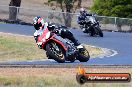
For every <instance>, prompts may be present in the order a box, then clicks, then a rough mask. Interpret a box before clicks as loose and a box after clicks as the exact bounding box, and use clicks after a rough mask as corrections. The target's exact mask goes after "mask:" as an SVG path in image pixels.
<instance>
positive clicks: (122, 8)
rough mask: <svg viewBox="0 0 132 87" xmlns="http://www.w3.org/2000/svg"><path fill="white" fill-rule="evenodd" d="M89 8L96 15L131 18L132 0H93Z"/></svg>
mask: <svg viewBox="0 0 132 87" xmlns="http://www.w3.org/2000/svg"><path fill="white" fill-rule="evenodd" d="M91 10H92V12H95V13H97V14H98V15H105V16H116V17H125V18H132V0H94V5H93V7H92V8H91Z"/></svg>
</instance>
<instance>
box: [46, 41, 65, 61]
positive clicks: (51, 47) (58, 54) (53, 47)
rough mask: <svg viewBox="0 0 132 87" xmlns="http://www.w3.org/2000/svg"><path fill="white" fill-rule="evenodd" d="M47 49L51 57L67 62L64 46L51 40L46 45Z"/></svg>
mask: <svg viewBox="0 0 132 87" xmlns="http://www.w3.org/2000/svg"><path fill="white" fill-rule="evenodd" d="M46 51H47V54H48V56H49V57H50V58H52V59H54V60H55V61H57V62H58V63H64V62H65V53H64V51H63V48H62V47H61V46H59V45H58V44H56V43H53V42H51V43H50V44H47V45H46Z"/></svg>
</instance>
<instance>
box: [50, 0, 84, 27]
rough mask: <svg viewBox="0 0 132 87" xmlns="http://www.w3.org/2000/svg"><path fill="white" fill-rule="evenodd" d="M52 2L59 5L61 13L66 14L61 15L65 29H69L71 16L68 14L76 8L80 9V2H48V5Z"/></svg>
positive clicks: (59, 0)
mask: <svg viewBox="0 0 132 87" xmlns="http://www.w3.org/2000/svg"><path fill="white" fill-rule="evenodd" d="M53 1H55V2H57V4H59V5H60V8H61V11H62V12H66V13H63V18H64V21H65V25H66V26H67V27H71V21H72V14H70V13H72V12H75V11H76V9H77V8H78V7H81V2H82V0H48V2H49V3H50V2H53ZM77 1H78V4H77V6H76V7H74V6H75V2H77Z"/></svg>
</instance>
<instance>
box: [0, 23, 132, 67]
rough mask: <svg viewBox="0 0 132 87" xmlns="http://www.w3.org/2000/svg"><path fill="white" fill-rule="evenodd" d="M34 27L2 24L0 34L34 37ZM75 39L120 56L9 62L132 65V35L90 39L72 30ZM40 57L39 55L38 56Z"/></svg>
mask: <svg viewBox="0 0 132 87" xmlns="http://www.w3.org/2000/svg"><path fill="white" fill-rule="evenodd" d="M34 31H35V30H34V28H33V26H25V25H16V24H0V32H5V33H13V34H21V35H28V36H33V33H34ZM71 31H72V32H73V34H74V35H75V37H76V38H77V39H78V40H79V41H80V42H81V43H85V44H89V45H94V46H97V47H102V48H108V49H112V50H115V51H117V52H118V54H116V55H114V56H111V57H106V56H104V57H102V58H100V57H98V58H92V59H90V60H89V61H88V62H85V63H80V62H79V61H75V62H74V63H68V62H66V63H63V64H62V63H61V64H59V63H57V62H55V61H54V60H48V59H46V60H41V61H40V60H38V61H22V62H15V61H14V62H13V61H11V62H8V64H22V65H24V64H29V65H30V64H31V65H35V64H38V65H66V66H67V65H73V66H74V65H78V64H83V65H132V33H119V32H103V33H104V37H103V38H102V37H90V36H89V35H87V34H84V33H82V31H80V30H73V29H71ZM38 55H39V54H38Z"/></svg>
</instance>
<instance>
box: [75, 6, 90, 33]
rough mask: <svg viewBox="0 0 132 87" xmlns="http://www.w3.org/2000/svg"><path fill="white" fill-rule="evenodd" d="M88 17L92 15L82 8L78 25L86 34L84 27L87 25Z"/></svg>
mask: <svg viewBox="0 0 132 87" xmlns="http://www.w3.org/2000/svg"><path fill="white" fill-rule="evenodd" d="M87 16H92V14H90V13H88V12H87V11H86V10H85V9H84V8H81V9H80V15H79V16H78V20H77V23H78V24H79V25H80V28H81V29H82V30H83V32H84V33H85V28H83V26H84V24H85V19H86V17H87Z"/></svg>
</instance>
